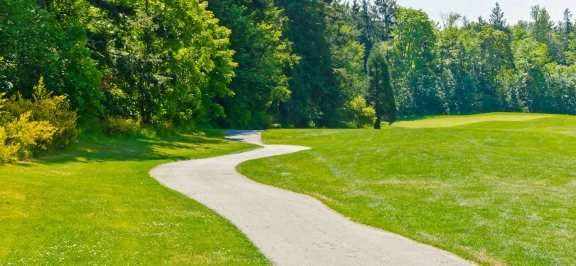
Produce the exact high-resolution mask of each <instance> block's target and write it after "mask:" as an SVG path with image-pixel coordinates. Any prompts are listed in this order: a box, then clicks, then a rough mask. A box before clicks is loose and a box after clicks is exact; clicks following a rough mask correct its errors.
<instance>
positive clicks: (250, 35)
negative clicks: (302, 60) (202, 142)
mask: <svg viewBox="0 0 576 266" xmlns="http://www.w3.org/2000/svg"><path fill="white" fill-rule="evenodd" d="M208 2H209V8H210V10H212V11H213V12H214V14H215V16H216V17H217V18H218V19H219V20H220V23H221V24H222V25H223V26H225V27H227V28H229V29H230V30H232V34H231V35H230V43H231V46H230V49H232V50H234V51H235V54H234V57H233V58H234V61H235V62H237V63H238V67H237V68H236V69H235V71H234V72H235V73H236V76H235V77H234V78H233V79H232V82H231V83H230V85H229V87H230V89H231V90H232V91H233V92H234V96H233V97H226V98H223V99H218V100H217V102H219V103H221V104H222V106H223V107H224V109H225V112H226V118H225V119H220V120H221V123H220V125H221V126H224V127H232V128H265V127H267V126H270V125H269V124H270V122H271V120H272V118H271V114H270V113H271V110H270V109H271V108H276V107H277V106H278V104H279V103H281V102H285V101H287V100H288V99H289V98H290V93H291V92H290V90H289V88H288V77H287V76H286V74H285V73H284V68H290V67H292V66H293V64H294V63H296V62H297V59H298V58H297V56H296V55H294V54H292V43H291V42H290V41H288V40H286V37H284V36H283V30H284V29H285V26H286V25H285V24H286V17H285V16H284V15H283V13H282V11H281V10H279V9H278V8H277V7H276V6H274V2H273V1H271V0H256V1H244V0H209V1H208ZM276 109H277V108H276Z"/></svg>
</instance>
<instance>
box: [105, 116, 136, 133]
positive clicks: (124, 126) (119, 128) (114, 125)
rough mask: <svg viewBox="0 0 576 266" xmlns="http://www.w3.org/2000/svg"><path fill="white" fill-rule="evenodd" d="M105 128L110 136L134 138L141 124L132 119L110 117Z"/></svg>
mask: <svg viewBox="0 0 576 266" xmlns="http://www.w3.org/2000/svg"><path fill="white" fill-rule="evenodd" d="M104 127H105V130H106V134H108V135H109V136H134V135H136V133H138V129H139V128H140V123H139V122H138V121H135V120H134V119H131V118H122V117H108V118H107V119H106V122H105V123H104Z"/></svg>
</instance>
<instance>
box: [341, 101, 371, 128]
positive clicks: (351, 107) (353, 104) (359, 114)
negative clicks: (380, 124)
mask: <svg viewBox="0 0 576 266" xmlns="http://www.w3.org/2000/svg"><path fill="white" fill-rule="evenodd" d="M346 113H347V116H348V117H349V118H350V119H352V121H353V123H354V125H356V127H357V128H362V127H365V126H367V125H374V123H375V122H376V111H375V110H374V108H373V107H371V106H366V100H364V98H363V97H362V96H358V97H356V98H354V99H353V100H352V101H350V102H348V103H346Z"/></svg>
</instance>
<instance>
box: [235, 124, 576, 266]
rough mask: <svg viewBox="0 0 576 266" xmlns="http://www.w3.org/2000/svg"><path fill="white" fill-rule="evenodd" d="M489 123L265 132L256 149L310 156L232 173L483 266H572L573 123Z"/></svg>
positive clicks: (252, 164)
mask: <svg viewBox="0 0 576 266" xmlns="http://www.w3.org/2000/svg"><path fill="white" fill-rule="evenodd" d="M490 116H491V114H488V115H484V117H482V119H481V120H482V121H478V117H477V116H471V117H469V121H466V119H467V118H466V117H458V118H457V120H458V121H453V122H450V121H448V122H447V121H445V119H448V118H446V117H440V118H434V119H438V120H441V121H437V122H438V123H436V124H438V125H439V127H437V128H432V125H434V124H435V122H434V121H431V120H434V119H430V120H420V121H413V122H410V127H411V128H402V127H388V128H385V129H383V130H381V131H376V130H327V129H316V130H271V131H266V132H265V133H264V140H265V142H266V143H267V144H294V145H302V146H308V147H311V148H312V150H309V151H304V152H300V153H296V154H290V155H284V156H279V157H272V158H266V159H260V160H256V161H249V162H245V163H243V164H241V165H240V166H239V167H238V170H239V171H240V172H241V173H243V174H244V175H246V176H248V177H250V178H251V179H253V180H256V181H258V182H261V183H265V184H269V185H274V186H278V187H281V188H285V189H289V190H292V191H296V192H300V193H305V194H308V195H311V196H313V197H316V198H318V199H319V200H321V201H323V202H324V203H325V204H327V205H328V206H329V207H331V208H332V209H334V210H336V211H338V212H340V213H342V214H344V215H345V216H348V217H351V219H352V220H354V221H357V222H360V223H364V224H368V225H371V226H374V227H379V228H382V229H385V230H388V231H391V232H394V233H398V234H401V235H404V236H407V237H409V238H412V239H414V240H417V241H420V242H423V243H427V244H431V245H433V246H436V247H439V248H442V249H445V250H448V251H451V252H453V253H455V254H458V255H460V256H462V257H465V258H468V259H471V260H474V261H476V262H479V263H481V264H484V265H505V264H510V265H574V264H576V256H574V251H575V250H576V193H574V191H575V190H576V137H575V136H576V118H574V117H568V116H546V117H539V116H535V117H528V116H526V115H522V114H509V116H510V119H508V120H511V121H505V120H507V119H506V117H505V116H507V114H493V116H494V117H495V119H494V120H493V121H491V120H490V119H489V117H490ZM503 116H504V117H503ZM487 117H488V118H487ZM518 117H520V118H518ZM450 119H453V118H450ZM407 123H408V122H407ZM418 123H421V127H422V128H418ZM447 123H452V127H448V126H446V124H447Z"/></svg>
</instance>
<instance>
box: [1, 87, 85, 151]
mask: <svg viewBox="0 0 576 266" xmlns="http://www.w3.org/2000/svg"><path fill="white" fill-rule="evenodd" d="M5 110H6V111H8V113H10V114H12V115H13V116H15V117H19V116H22V115H23V114H25V113H27V112H31V115H30V116H29V119H30V121H37V122H40V121H47V122H49V123H50V124H51V125H52V126H54V127H56V132H55V133H54V136H53V137H52V138H51V139H49V140H42V141H40V143H39V145H42V146H44V147H56V148H62V147H65V146H67V145H70V144H72V143H74V142H76V141H77V139H78V130H77V129H76V120H77V118H78V116H77V114H76V112H75V111H72V110H71V109H70V104H69V103H68V101H66V96H52V93H51V92H48V91H46V89H45V88H44V80H43V78H40V81H39V82H38V85H37V86H34V95H33V98H32V99H24V98H22V95H17V96H12V97H11V98H10V100H9V101H7V102H6V103H5Z"/></svg>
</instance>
